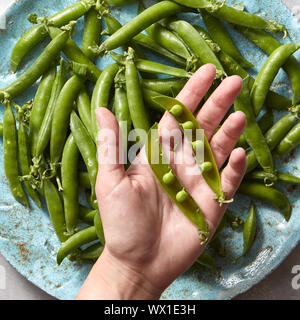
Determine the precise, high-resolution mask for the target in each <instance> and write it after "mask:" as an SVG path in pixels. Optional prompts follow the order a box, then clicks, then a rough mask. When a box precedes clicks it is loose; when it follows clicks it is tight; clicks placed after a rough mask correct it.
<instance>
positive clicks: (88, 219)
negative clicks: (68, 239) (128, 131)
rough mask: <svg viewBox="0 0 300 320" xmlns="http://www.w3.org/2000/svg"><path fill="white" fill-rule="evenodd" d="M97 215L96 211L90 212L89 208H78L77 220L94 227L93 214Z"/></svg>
mask: <svg viewBox="0 0 300 320" xmlns="http://www.w3.org/2000/svg"><path fill="white" fill-rule="evenodd" d="M96 213H98V214H99V212H98V210H91V209H90V208H87V207H84V206H81V205H80V206H79V219H80V220H81V221H83V222H85V223H87V224H88V225H90V226H93V225H94V218H95V214H96Z"/></svg>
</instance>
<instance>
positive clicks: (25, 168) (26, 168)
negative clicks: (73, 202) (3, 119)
mask: <svg viewBox="0 0 300 320" xmlns="http://www.w3.org/2000/svg"><path fill="white" fill-rule="evenodd" d="M18 146H19V159H20V165H21V171H22V175H23V176H26V175H29V174H30V165H31V155H30V146H29V139H28V135H27V131H26V127H25V125H24V123H23V122H22V121H20V122H19V130H18ZM24 185H25V189H26V190H27V193H28V195H29V197H30V198H31V199H32V200H33V201H34V202H35V203H36V204H37V205H38V206H39V207H40V208H41V207H42V204H41V200H40V198H39V194H38V193H37V191H36V190H34V189H33V188H32V186H31V185H30V183H29V182H28V181H24Z"/></svg>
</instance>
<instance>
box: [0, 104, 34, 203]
mask: <svg viewBox="0 0 300 320" xmlns="http://www.w3.org/2000/svg"><path fill="white" fill-rule="evenodd" d="M4 105H5V109H4V113H3V156H4V172H5V175H6V178H7V180H8V184H9V187H10V190H11V193H12V195H13V196H14V198H15V199H16V200H17V201H18V202H19V203H21V204H22V205H23V206H25V207H29V202H28V199H27V196H26V193H25V192H24V189H23V186H22V183H21V181H20V179H19V175H20V173H19V163H18V133H17V128H16V120H15V116H14V113H13V111H12V108H11V104H10V102H9V101H4Z"/></svg>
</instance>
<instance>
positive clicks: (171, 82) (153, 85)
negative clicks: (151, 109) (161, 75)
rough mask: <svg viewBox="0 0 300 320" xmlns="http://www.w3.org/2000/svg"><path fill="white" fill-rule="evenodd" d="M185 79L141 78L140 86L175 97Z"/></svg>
mask: <svg viewBox="0 0 300 320" xmlns="http://www.w3.org/2000/svg"><path fill="white" fill-rule="evenodd" d="M186 82H187V81H186V79H175V78H167V79H142V80H141V83H142V86H143V87H144V88H146V89H149V90H151V91H156V92H158V93H160V94H164V95H171V96H173V97H176V96H177V94H178V93H179V92H180V91H181V89H182V88H183V87H184V85H185V84H186Z"/></svg>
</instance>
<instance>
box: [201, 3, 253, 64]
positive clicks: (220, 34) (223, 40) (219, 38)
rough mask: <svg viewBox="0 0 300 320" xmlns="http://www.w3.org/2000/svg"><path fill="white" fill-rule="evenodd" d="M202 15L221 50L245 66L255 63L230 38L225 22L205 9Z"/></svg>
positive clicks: (202, 10)
mask: <svg viewBox="0 0 300 320" xmlns="http://www.w3.org/2000/svg"><path fill="white" fill-rule="evenodd" d="M201 15H202V17H203V20H204V23H205V25H206V27H207V30H208V32H209V33H210V34H211V37H212V39H213V40H214V42H216V43H217V44H218V45H219V46H220V48H221V50H222V51H224V52H225V53H227V54H228V55H229V56H231V57H232V58H233V59H234V60H236V61H237V62H238V63H239V64H240V65H241V66H242V67H243V68H246V69H247V68H252V67H253V64H252V63H250V62H249V61H247V60H246V59H245V58H244V57H243V56H242V54H241V53H240V51H239V50H238V48H237V47H236V46H235V44H234V43H233V41H232V39H231V38H230V35H229V34H228V32H227V30H226V28H225V26H224V25H223V23H222V22H221V21H220V20H218V19H217V18H215V17H214V16H212V15H210V14H209V13H208V12H207V11H206V10H204V9H201Z"/></svg>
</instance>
